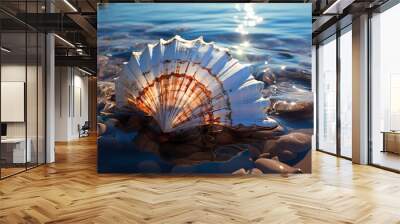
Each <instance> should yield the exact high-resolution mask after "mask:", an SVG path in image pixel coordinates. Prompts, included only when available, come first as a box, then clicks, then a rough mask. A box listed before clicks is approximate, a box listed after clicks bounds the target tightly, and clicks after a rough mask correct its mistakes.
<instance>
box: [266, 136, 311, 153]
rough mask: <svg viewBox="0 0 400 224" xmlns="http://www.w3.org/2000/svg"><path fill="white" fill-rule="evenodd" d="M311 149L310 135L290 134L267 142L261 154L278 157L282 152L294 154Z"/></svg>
mask: <svg viewBox="0 0 400 224" xmlns="http://www.w3.org/2000/svg"><path fill="white" fill-rule="evenodd" d="M310 148H311V135H310V134H305V133H301V132H292V133H289V134H287V135H283V136H280V137H279V138H278V139H277V140H269V141H267V142H266V143H265V145H264V151H263V152H269V153H271V154H273V155H278V153H279V152H283V151H284V150H287V151H291V152H294V153H301V152H304V151H307V150H309V149H310Z"/></svg>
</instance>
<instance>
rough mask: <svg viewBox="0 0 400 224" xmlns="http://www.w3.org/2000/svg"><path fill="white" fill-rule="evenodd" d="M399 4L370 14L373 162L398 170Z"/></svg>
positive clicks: (399, 89)
mask: <svg viewBox="0 0 400 224" xmlns="http://www.w3.org/2000/svg"><path fill="white" fill-rule="evenodd" d="M398 21H400V4H399V5H396V6H394V7H393V8H391V9H389V10H387V11H385V12H383V13H381V14H377V15H374V17H372V20H371V22H372V24H371V25H372V38H371V40H372V49H371V50H372V55H371V56H372V63H371V64H372V74H371V76H372V77H371V88H372V92H371V109H372V111H371V116H372V117H371V122H372V125H371V133H372V163H374V164H377V165H380V166H384V167H388V168H392V169H396V170H400V110H399V109H400V108H399V107H400V105H399V99H398V98H399V95H400V67H399V60H398V52H399V51H400V45H399V44H398V40H399V39H400V33H399V32H398V31H397V30H396V29H394V27H397V26H398V24H397V23H398Z"/></svg>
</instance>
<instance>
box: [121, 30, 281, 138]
mask: <svg viewBox="0 0 400 224" xmlns="http://www.w3.org/2000/svg"><path fill="white" fill-rule="evenodd" d="M263 87H264V83H263V82H260V81H257V80H255V79H254V77H253V76H252V75H251V73H250V68H249V67H248V66H246V65H243V64H241V63H240V62H239V61H238V60H236V59H234V58H232V56H231V55H230V53H229V51H228V50H227V49H225V48H221V47H218V46H216V45H215V44H214V43H206V42H204V41H203V38H202V37H199V38H197V39H194V40H185V39H183V38H181V37H180V36H175V37H173V38H171V39H169V40H163V39H161V40H160V41H159V42H158V43H157V44H154V45H151V44H149V45H147V47H146V48H145V49H144V50H143V51H142V52H133V53H132V56H131V58H130V60H129V62H127V63H124V65H123V69H122V71H121V72H120V74H119V78H118V79H117V80H116V101H117V106H118V107H135V108H138V109H140V110H141V111H143V112H144V113H146V114H147V115H149V116H152V117H153V118H154V119H155V120H156V121H157V122H158V124H159V126H160V128H161V130H162V131H163V132H166V133H168V132H173V131H177V130H184V129H189V128H193V127H197V126H202V125H213V124H215V125H222V126H227V127H233V128H234V127H239V126H262V127H268V128H273V127H276V126H277V124H276V122H275V121H274V120H272V119H270V118H268V117H267V116H266V110H267V108H268V107H269V106H270V101H269V100H268V99H265V98H263V97H262V93H261V91H262V89H263Z"/></svg>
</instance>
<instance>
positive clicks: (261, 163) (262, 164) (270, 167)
mask: <svg viewBox="0 0 400 224" xmlns="http://www.w3.org/2000/svg"><path fill="white" fill-rule="evenodd" d="M255 166H256V167H257V168H258V169H260V170H261V171H262V172H263V173H283V174H285V173H301V169H298V168H294V167H291V166H288V165H286V164H284V163H282V162H279V161H277V160H273V159H265V158H261V159H257V160H256V162H255Z"/></svg>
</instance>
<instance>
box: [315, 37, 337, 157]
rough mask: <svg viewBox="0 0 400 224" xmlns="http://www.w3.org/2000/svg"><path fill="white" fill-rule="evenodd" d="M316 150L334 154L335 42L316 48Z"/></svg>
mask: <svg viewBox="0 0 400 224" xmlns="http://www.w3.org/2000/svg"><path fill="white" fill-rule="evenodd" d="M318 148H319V149H321V150H324V151H327V152H331V153H336V40H335V39H333V40H332V41H330V42H328V43H326V44H323V45H320V46H319V48H318Z"/></svg>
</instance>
